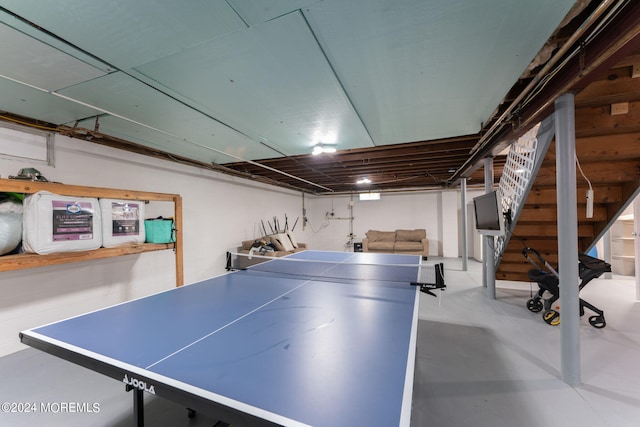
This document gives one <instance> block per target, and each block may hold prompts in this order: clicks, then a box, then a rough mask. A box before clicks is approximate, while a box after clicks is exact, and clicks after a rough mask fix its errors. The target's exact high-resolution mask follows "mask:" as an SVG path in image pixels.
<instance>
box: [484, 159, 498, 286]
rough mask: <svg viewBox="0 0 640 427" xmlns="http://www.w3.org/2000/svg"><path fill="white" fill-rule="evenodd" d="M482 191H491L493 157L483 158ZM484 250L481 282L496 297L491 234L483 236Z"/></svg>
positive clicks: (492, 238)
mask: <svg viewBox="0 0 640 427" xmlns="http://www.w3.org/2000/svg"><path fill="white" fill-rule="evenodd" d="M484 191H485V193H490V192H491V191H493V158H489V157H488V158H486V159H484ZM483 240H484V250H483V252H482V257H483V260H484V262H483V263H482V273H483V277H482V284H483V286H484V287H486V288H487V295H488V296H489V298H491V299H496V253H495V249H494V246H495V240H494V237H493V236H483Z"/></svg>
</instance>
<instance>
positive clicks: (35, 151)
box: [0, 122, 51, 165]
mask: <svg viewBox="0 0 640 427" xmlns="http://www.w3.org/2000/svg"><path fill="white" fill-rule="evenodd" d="M50 139H51V133H50V132H46V131H40V130H37V129H32V128H28V127H24V126H19V125H14V124H12V123H6V122H0V156H7V157H14V158H19V159H28V160H35V161H37V162H41V163H44V164H48V165H50V164H51V157H50Z"/></svg>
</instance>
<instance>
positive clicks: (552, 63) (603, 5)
mask: <svg viewBox="0 0 640 427" xmlns="http://www.w3.org/2000/svg"><path fill="white" fill-rule="evenodd" d="M624 1H625V0H619V3H622V2H624ZM611 3H613V1H612V0H604V1H603V2H602V3H600V5H599V6H598V8H597V9H596V10H595V11H594V12H593V13H592V14H591V16H589V18H588V19H587V20H586V21H585V22H584V23H583V24H582V25H581V26H580V28H578V30H577V31H576V32H575V33H573V35H572V36H571V37H570V38H569V39H568V40H567V41H566V42H565V43H564V44H563V45H562V47H561V48H560V50H558V52H556V54H555V55H553V57H551V59H550V60H549V61H547V63H546V64H545V66H544V67H543V68H542V70H540V72H538V73H537V74H536V76H535V77H534V78H533V80H531V82H529V84H528V85H527V87H526V88H525V89H524V90H523V91H522V92H520V94H519V95H518V97H516V99H515V100H514V101H513V102H512V103H511V104H510V105H509V107H508V108H507V109H506V110H505V111H504V112H503V113H502V114H501V115H500V117H499V118H498V119H497V120H496V121H495V123H494V124H493V125H492V126H491V127H490V128H489V130H488V131H487V132H486V133H485V134H484V135H483V136H481V137H480V140H479V141H478V142H477V143H476V145H475V146H474V147H473V148H472V149H471V151H470V153H471V154H473V153H475V152H476V151H479V150H480V149H482V148H484V146H486V145H487V144H488V143H489V142H490V141H491V137H492V136H493V135H494V131H495V130H496V129H497V128H498V127H499V126H500V127H502V126H504V120H505V118H507V116H509V115H510V114H511V113H512V112H513V110H514V109H515V108H516V107H517V106H518V104H519V103H520V101H522V100H523V99H524V98H525V97H526V96H527V95H529V93H530V92H531V91H532V90H533V89H534V88H535V86H536V85H537V84H538V83H539V82H540V80H542V78H543V77H544V76H546V75H547V73H548V72H549V71H550V70H551V68H552V67H553V66H555V65H556V64H557V63H558V62H559V61H560V60H561V59H562V57H563V56H564V55H565V54H566V53H567V52H568V51H569V49H571V48H572V47H573V46H574V45H575V43H576V42H577V41H578V40H579V39H580V38H581V37H582V36H583V35H584V34H586V32H587V30H588V29H589V28H591V26H592V25H593V24H595V23H596V21H597V20H598V19H600V17H601V16H602V15H603V14H604V13H605V12H606V10H607V8H608V7H609V6H610V4H611ZM465 166H466V164H465V165H463V168H464V167H465ZM461 169H462V168H461Z"/></svg>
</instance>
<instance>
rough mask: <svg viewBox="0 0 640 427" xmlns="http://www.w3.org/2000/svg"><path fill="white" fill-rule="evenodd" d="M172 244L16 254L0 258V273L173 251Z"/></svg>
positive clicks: (143, 244) (146, 244) (147, 244)
mask: <svg viewBox="0 0 640 427" xmlns="http://www.w3.org/2000/svg"><path fill="white" fill-rule="evenodd" d="M173 246H174V245H173V243H162V244H157V243H140V244H129V245H122V246H118V247H115V248H100V249H95V250H92V251H78V252H58V253H54V254H44V255H39V254H17V255H5V256H3V257H2V258H0V271H12V270H22V269H25V268H35V267H42V266H44V265H56V264H67V263H72V262H80V261H88V260H93V259H102V258H111V257H116V256H123V255H132V254H140V253H143V252H152V251H161V250H165V249H173Z"/></svg>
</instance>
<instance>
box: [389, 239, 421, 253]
mask: <svg viewBox="0 0 640 427" xmlns="http://www.w3.org/2000/svg"><path fill="white" fill-rule="evenodd" d="M393 249H394V250H395V251H422V249H423V248H422V243H421V242H400V241H397V242H396V244H395V246H394V247H393Z"/></svg>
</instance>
